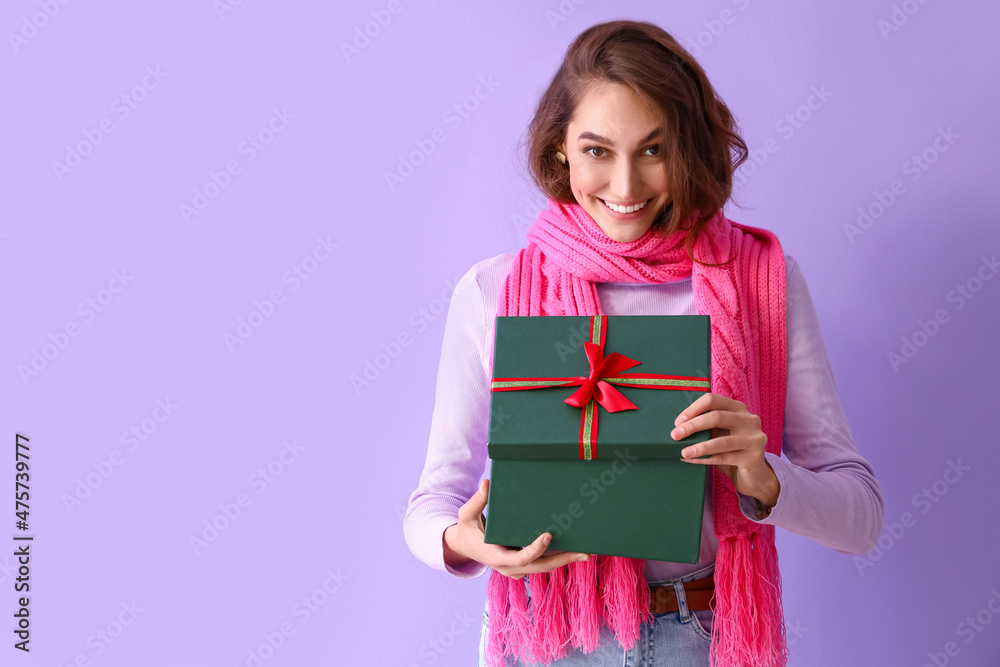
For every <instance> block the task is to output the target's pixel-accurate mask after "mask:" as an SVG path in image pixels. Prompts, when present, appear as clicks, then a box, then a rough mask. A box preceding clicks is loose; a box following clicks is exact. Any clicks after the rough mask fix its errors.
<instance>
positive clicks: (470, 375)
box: [403, 254, 885, 582]
mask: <svg viewBox="0 0 1000 667" xmlns="http://www.w3.org/2000/svg"><path fill="white" fill-rule="evenodd" d="M513 259H514V255H512V254H504V255H498V256H496V257H493V258H491V259H487V260H484V261H482V262H479V263H478V264H476V265H475V266H473V267H472V268H471V269H470V270H469V271H468V273H466V274H465V275H464V276H463V277H462V279H461V280H460V281H459V282H458V284H457V285H456V288H455V291H454V293H453V295H452V299H451V304H450V306H449V310H448V318H447V322H446V324H445V330H444V341H443V345H442V352H441V361H440V365H439V368H438V377H437V389H436V398H435V403H434V413H433V416H432V418H431V430H430V440H429V443H428V448H427V458H426V461H425V463H424V469H423V473H422V474H421V475H420V481H419V483H418V484H417V488H416V489H415V490H414V491H413V494H412V495H411V496H410V501H409V506H408V507H407V510H406V515H405V517H404V519H403V532H404V535H405V537H406V543H407V545H408V546H409V547H410V550H411V551H412V552H413V554H414V555H415V556H416V557H417V558H419V559H420V560H422V561H424V562H425V563H427V564H428V565H430V566H431V567H434V568H436V569H439V570H444V571H446V572H448V573H449V574H452V575H454V576H456V577H459V578H463V579H473V578H476V577H479V576H482V575H483V574H484V573H485V572H486V570H487V569H488V568H487V567H486V566H485V565H483V564H481V563H478V562H476V561H469V562H467V563H465V564H464V565H462V566H460V567H458V568H453V567H451V566H449V565H447V564H446V563H445V562H444V545H443V534H444V531H445V529H446V528H447V527H448V526H450V525H451V524H453V523H456V522H457V521H458V509H459V507H461V506H462V504H464V503H465V502H466V501H467V500H468V499H469V498H471V497H472V495H473V494H474V493H475V492H476V490H477V489H478V487H479V482H480V479H481V478H482V477H483V476H484V473H486V472H488V470H487V450H486V444H487V432H488V430H489V403H490V393H489V387H490V375H489V372H490V369H489V360H490V355H491V352H492V349H493V336H494V328H495V317H496V312H497V303H498V299H499V295H500V291H501V290H502V289H503V283H504V279H505V278H506V276H507V274H508V273H509V271H510V267H511V263H512V261H513ZM785 270H786V276H787V281H786V284H787V298H786V304H787V305H786V319H787V332H788V383H787V389H786V393H785V423H784V428H783V441H782V450H783V455H784V456H783V457H778V456H775V455H773V454H771V453H766V454H765V456H766V458H767V462H768V463H769V464H770V465H771V467H772V468H773V469H774V472H775V474H776V475H777V477H778V481H779V482H780V483H781V492H780V495H779V497H778V502H777V504H775V505H774V508H773V510H772V511H771V514H770V516H768V517H767V518H765V519H763V520H759V519H758V518H757V512H756V507H755V505H754V501H753V498H750V497H747V496H742V495H741V497H740V507H741V509H742V511H743V514H744V516H746V517H747V518H748V519H750V520H752V521H757V522H758V523H766V524H773V525H775V526H781V527H782V528H785V529H786V530H790V531H792V532H793V533H798V534H799V535H804V536H806V537H808V538H810V539H812V540H815V541H816V542H819V543H820V544H823V545H826V546H828V547H831V548H833V549H836V550H837V551H840V552H843V553H848V554H861V553H867V552H868V551H870V550H871V549H872V548H873V547H874V545H875V541H876V540H877V539H878V537H879V534H880V533H881V530H882V516H883V513H884V510H885V501H884V499H883V498H882V494H881V491H880V490H879V485H878V482H877V481H876V479H875V475H874V472H873V470H872V467H871V465H870V464H869V463H868V461H866V460H865V459H864V458H862V457H861V455H860V454H859V453H858V449H857V447H856V445H855V444H854V439H853V438H852V436H851V431H850V427H849V426H848V424H847V418H846V417H845V415H844V411H843V408H842V407H841V404H840V399H839V398H838V396H837V390H836V386H835V385H834V379H833V372H832V370H831V368H830V362H829V360H828V359H827V355H826V347H825V345H824V343H823V337H822V334H821V333H820V329H819V322H818V320H817V318H816V311H815V309H814V307H813V303H812V298H811V297H810V295H809V289H808V287H807V285H806V282H805V278H804V277H803V276H802V273H801V271H800V270H799V267H798V264H797V263H796V261H795V260H794V259H793V258H792V257H790V256H788V255H785ZM597 294H598V298H599V299H600V302H601V305H602V307H603V309H604V313H605V314H606V315H695V314H697V312H696V310H695V305H694V292H693V290H692V286H691V279H690V277H688V278H686V279H684V280H678V281H674V282H669V283H662V284H658V285H649V284H641V283H598V284H597ZM706 477H707V478H708V482H707V484H708V485H709V486H708V488H706V494H705V515H704V523H703V526H702V532H701V551H700V555H699V559H698V563H697V564H694V565H692V564H687V563H671V562H665V561H653V560H647V561H646V580H647V581H649V582H658V581H664V580H667V579H672V578H676V577H681V576H684V575H686V574H690V573H692V572H695V571H697V570H700V569H703V568H704V567H705V566H706V565H707V564H709V563H714V561H715V555H716V553H717V552H718V548H719V541H718V539H717V538H716V537H715V531H714V528H713V525H712V494H711V486H710V485H711V479H712V476H711V475H707V476H706ZM653 529H654V527H650V530H653Z"/></svg>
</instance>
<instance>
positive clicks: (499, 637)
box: [486, 570, 511, 667]
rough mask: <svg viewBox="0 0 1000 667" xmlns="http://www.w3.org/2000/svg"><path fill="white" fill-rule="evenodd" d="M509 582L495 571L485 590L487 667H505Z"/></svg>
mask: <svg viewBox="0 0 1000 667" xmlns="http://www.w3.org/2000/svg"><path fill="white" fill-rule="evenodd" d="M510 582H511V579H510V577H505V576H503V575H502V574H500V573H499V572H497V571H496V570H493V571H492V572H491V573H490V581H489V584H488V585H487V588H486V606H487V608H488V609H489V624H488V626H487V641H486V664H487V665H488V666H489V667H505V665H504V657H503V656H504V649H505V646H506V644H507V642H508V628H509V627H510V600H509V598H508V595H509V590H510Z"/></svg>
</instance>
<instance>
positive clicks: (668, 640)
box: [479, 563, 715, 667]
mask: <svg viewBox="0 0 1000 667" xmlns="http://www.w3.org/2000/svg"><path fill="white" fill-rule="evenodd" d="M714 568H715V565H714V563H713V564H712V565H708V566H707V567H705V568H703V569H701V570H699V571H697V572H695V573H693V574H690V575H688V576H686V577H682V578H680V579H671V580H670V581H654V582H649V583H653V584H667V585H670V584H672V585H673V587H674V591H675V592H676V593H677V606H678V607H679V609H680V611H672V612H668V613H666V614H653V622H652V623H643V624H642V625H640V626H639V639H638V641H637V642H636V643H635V646H633V647H632V649H631V650H628V651H626V650H625V649H623V648H622V647H621V646H620V645H619V644H618V642H617V640H615V638H614V636H613V635H612V634H611V632H610V630H608V628H607V626H602V628H601V644H600V645H599V646H598V647H597V648H596V649H594V651H593V652H591V653H584V652H583V651H581V650H580V649H578V648H574V649H571V651H570V653H569V655H567V656H566V657H565V658H562V659H559V660H553V661H552V662H551V663H550V665H551V667H583V666H587V667H701V666H704V667H708V649H709V646H710V645H711V643H712V620H713V618H714V613H713V612H712V611H711V610H705V611H691V610H689V609H688V608H687V598H686V597H685V595H684V586H683V584H684V582H686V581H693V580H695V579H701V578H703V577H707V576H708V575H710V574H711V573H712V572H713V571H714ZM489 611H490V610H489V603H487V605H486V608H485V609H484V610H483V625H482V628H481V629H480V633H479V667H486V639H487V630H488V627H489V626H488V623H489ZM511 660H512V659H511V658H510V657H508V658H507V659H506V662H505V665H506V667H527V663H524V662H522V661H520V660H517V661H515V662H512V661H511ZM531 664H532V665H535V664H537V663H531Z"/></svg>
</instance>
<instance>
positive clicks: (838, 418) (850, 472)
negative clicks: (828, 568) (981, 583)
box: [740, 256, 885, 554]
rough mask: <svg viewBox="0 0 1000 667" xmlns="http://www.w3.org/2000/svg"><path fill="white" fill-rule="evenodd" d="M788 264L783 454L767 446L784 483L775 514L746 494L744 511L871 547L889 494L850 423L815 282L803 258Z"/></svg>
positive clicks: (856, 550) (860, 549)
mask: <svg viewBox="0 0 1000 667" xmlns="http://www.w3.org/2000/svg"><path fill="white" fill-rule="evenodd" d="M786 261H787V262H789V263H790V266H789V267H788V271H787V297H786V307H787V312H786V320H787V334H788V384H787V389H786V392H785V422H784V428H783V435H782V438H783V441H782V453H783V454H784V455H785V457H787V460H786V459H785V458H781V457H778V456H775V455H773V454H771V453H766V454H765V457H766V459H767V462H768V463H769V464H770V465H771V468H773V469H774V472H775V474H776V475H777V477H778V481H779V482H780V484H781V490H780V493H779V495H778V501H777V503H776V504H775V505H774V507H773V508H772V510H771V514H770V515H769V516H768V517H766V518H764V519H758V518H757V511H756V505H755V503H754V499H753V498H752V497H749V496H745V495H743V494H740V508H741V510H742V512H743V515H744V516H746V517H747V518H748V519H751V520H753V521H756V522H758V523H765V524H773V525H775V526H781V527H782V528H785V529H787V530H790V531H791V532H793V533H797V534H799V535H803V536H805V537H808V538H810V539H812V540H814V541H816V542H818V543H819V544H822V545H824V546H828V547H831V548H833V549H836V550H837V551H840V552H842V553H848V554H864V553H868V552H869V551H871V550H872V549H873V548H874V546H875V543H876V541H877V540H878V538H879V535H880V534H881V531H882V518H883V514H884V512H885V500H884V499H883V497H882V493H881V490H880V489H879V485H878V481H877V480H876V479H875V473H874V471H873V469H872V466H871V465H870V464H869V463H868V461H866V460H865V459H864V458H862V456H861V455H860V453H859V452H858V449H857V446H856V445H855V443H854V439H853V437H852V436H851V429H850V427H849V425H848V423H847V417H846V415H845V414H844V410H843V407H842V406H841V404H840V399H839V397H838V396H837V388H836V385H835V384H834V379H833V371H832V369H831V367H830V362H829V359H828V358H827V353H826V346H825V345H824V343H823V336H822V333H821V332H820V328H819V321H818V319H817V317H816V310H815V308H814V306H813V302H812V298H811V296H810V294H809V288H808V286H807V285H806V281H805V278H804V276H803V275H802V272H801V271H800V270H799V267H798V264H797V263H796V262H795V260H794V259H792V258H791V257H788V256H786Z"/></svg>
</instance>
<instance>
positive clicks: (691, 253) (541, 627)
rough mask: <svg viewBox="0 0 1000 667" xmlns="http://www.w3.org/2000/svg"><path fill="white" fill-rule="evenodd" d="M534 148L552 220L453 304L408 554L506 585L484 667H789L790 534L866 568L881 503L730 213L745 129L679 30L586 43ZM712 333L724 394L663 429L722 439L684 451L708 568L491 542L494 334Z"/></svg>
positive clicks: (479, 270)
mask: <svg viewBox="0 0 1000 667" xmlns="http://www.w3.org/2000/svg"><path fill="white" fill-rule="evenodd" d="M526 145H527V147H528V151H527V152H528V166H529V170H530V173H531V176H532V178H533V179H534V181H535V183H536V184H537V185H538V187H539V189H540V190H541V192H542V193H544V194H545V195H546V196H547V198H548V208H547V209H546V210H543V211H541V212H540V213H539V214H538V218H537V219H536V220H535V222H534V224H533V225H532V227H531V228H530V229H529V230H528V234H527V245H526V247H525V248H523V249H521V250H520V251H519V252H518V253H516V254H514V255H510V254H505V255H498V256H496V257H493V258H490V259H487V260H484V261H482V262H479V263H478V264H476V265H475V266H473V267H472V269H471V270H470V271H469V272H468V273H467V274H466V275H465V276H463V278H462V279H461V280H460V281H459V284H458V285H457V287H456V289H455V297H454V298H453V299H452V301H451V303H450V305H449V310H448V320H447V323H446V326H445V333H444V342H443V347H442V353H441V364H440V367H439V373H438V383H437V393H436V397H435V405H434V415H433V419H432V421H431V433H430V441H429V446H428V452H427V459H426V463H425V466H424V471H423V474H422V475H421V477H420V482H419V484H418V487H417V489H416V490H415V491H414V492H413V494H412V495H411V497H410V503H409V507H408V508H407V511H406V515H405V516H404V521H403V528H404V533H405V536H406V540H407V544H408V545H409V546H410V549H411V550H412V551H413V553H414V554H415V555H417V556H418V557H419V558H420V559H421V560H423V561H424V562H426V563H428V564H429V565H431V566H433V567H435V568H437V569H440V570H444V571H446V572H448V573H449V574H451V575H453V576H456V577H460V578H466V579H471V578H475V577H479V576H482V575H483V574H485V573H486V571H487V569H492V572H491V574H490V580H489V587H488V598H487V604H486V608H485V610H484V614H483V617H484V623H483V631H482V636H481V645H480V665H481V666H482V665H487V664H489V665H492V666H499V665H505V664H512V665H515V666H520V665H525V664H536V663H542V664H553V665H560V666H569V665H621V664H634V665H654V664H655V665H658V666H659V665H684V666H685V667H689V666H691V665H708V664H709V661H710V660H709V658H710V656H712V658H713V660H712V664H713V665H726V666H729V665H738V666H740V667H743V666H748V665H754V666H758V667H759V666H762V665H784V664H785V662H786V657H787V647H786V631H785V626H784V619H783V616H782V610H781V577H780V575H779V572H778V559H777V551H776V549H775V543H774V533H775V527H776V526H781V527H782V528H785V529H786V530H789V531H792V532H795V533H797V534H800V535H804V536H806V537H808V538H810V539H813V540H815V541H816V542H818V543H820V544H823V545H825V546H828V547H830V548H833V549H836V550H838V551H841V552H844V553H851V554H863V553H867V552H869V551H870V550H871V549H872V548H873V546H874V545H875V541H876V540H877V539H878V537H879V534H880V532H881V527H882V517H883V512H884V501H883V498H882V495H881V492H880V490H879V486H878V482H877V481H876V480H875V476H874V472H873V471H872V468H871V466H870V465H869V464H868V462H867V461H866V460H865V459H864V458H862V457H861V455H860V454H859V453H858V450H857V447H856V446H855V444H854V442H853V440H852V438H851V434H850V429H849V427H848V426H847V422H846V418H845V417H844V413H843V409H842V408H841V405H840V401H839V398H838V397H837V393H836V387H835V385H834V382H833V376H832V372H831V370H830V363H829V360H828V359H827V357H826V350H825V346H824V344H823V339H822V335H821V333H820V331H819V325H818V321H817V317H816V313H815V311H814V310H813V305H812V301H811V299H810V296H809V291H808V288H807V287H806V284H805V280H804V279H803V277H802V274H801V272H800V271H799V270H798V265H797V263H796V262H795V260H794V259H793V258H792V257H790V256H788V255H786V254H785V253H784V252H783V249H782V246H781V244H780V242H779V241H778V238H777V237H776V236H775V235H774V234H773V233H771V232H769V231H767V230H765V229H761V228H757V227H751V226H749V225H745V224H740V223H737V222H735V221H732V220H730V219H728V218H727V217H726V216H725V215H724V213H723V210H722V209H723V206H724V205H725V204H726V202H727V201H728V200H729V198H730V195H731V189H732V183H733V173H734V171H735V170H736V168H737V167H739V165H740V164H741V163H742V162H743V161H744V160H745V159H746V157H747V147H746V144H745V143H744V141H743V140H742V139H741V138H740V136H739V135H738V134H737V133H736V131H735V122H734V118H733V115H732V114H731V113H730V111H729V109H728V108H727V107H726V105H725V104H724V103H723V102H722V100H721V99H719V98H718V96H717V95H716V94H715V92H714V90H713V88H712V86H711V85H710V83H709V82H708V79H707V77H706V75H705V73H704V71H703V70H702V68H701V67H700V66H699V65H698V63H697V62H695V60H694V59H693V58H692V57H691V55H690V54H689V53H688V52H687V51H685V50H684V49H683V48H682V47H681V46H680V45H679V44H678V43H677V41H676V40H675V39H674V38H673V37H671V36H670V35H669V34H668V33H666V32H665V31H663V30H662V29H661V28H659V27H657V26H655V25H652V24H649V23H641V22H635V21H614V22H611V23H604V24H600V25H596V26H593V27H592V28H589V29H588V30H586V31H584V32H583V33H581V34H580V35H579V36H578V37H577V38H576V39H575V40H574V42H573V43H572V44H571V45H570V47H569V49H568V51H567V53H566V57H565V59H564V62H563V63H562V66H561V67H560V68H559V70H558V72H557V73H556V75H555V77H554V79H553V80H552V83H551V84H550V86H549V88H548V89H547V90H546V92H545V93H544V95H543V96H542V98H541V100H540V101H539V104H538V107H537V110H536V112H535V116H534V118H533V120H532V122H531V125H530V127H529V131H528V136H527V140H526ZM694 314H697V315H708V316H709V320H710V323H711V332H712V333H711V387H712V392H710V393H705V394H703V395H702V396H701V397H699V398H698V399H697V400H695V401H694V402H693V403H691V405H690V406H688V407H687V408H685V409H684V410H683V412H681V413H680V414H678V415H654V417H656V418H661V419H662V420H663V429H664V440H665V441H666V440H667V439H668V438H672V439H674V440H681V439H683V438H686V437H688V436H690V435H691V434H693V433H696V432H699V431H709V432H710V434H711V437H710V438H708V439H707V440H704V441H702V442H699V443H698V444H696V445H692V446H689V447H686V448H685V449H684V450H683V451H682V452H681V455H682V456H683V457H684V458H683V459H681V460H682V461H684V462H686V463H687V464H691V465H705V466H710V470H711V472H710V474H709V475H707V478H708V482H707V488H706V495H705V503H704V513H703V523H702V542H701V549H700V553H699V558H698V562H697V563H694V564H685V563H673V562H665V561H653V560H645V561H643V560H640V559H635V558H624V557H617V556H611V555H603V554H601V555H597V554H583V553H571V552H562V551H557V550H549V549H548V548H547V547H548V545H549V543H550V541H551V538H552V536H551V534H550V533H548V532H543V533H542V534H540V535H538V537H537V539H535V541H534V542H532V543H531V544H529V545H527V546H525V547H523V548H521V549H514V548H508V547H504V546H501V545H496V544H487V543H486V542H485V540H484V517H483V511H484V509H485V508H486V505H487V501H488V497H489V480H482V481H481V480H480V478H481V476H482V474H483V470H484V467H485V463H486V458H487V456H486V455H487V447H486V443H487V439H488V437H489V425H488V424H489V418H490V407H489V406H490V380H491V378H492V362H493V359H492V354H491V353H492V350H493V340H494V335H495V323H496V318H497V317H498V316H500V317H502V316H560V315H577V316H578V315H694ZM663 344H664V345H669V344H670V343H669V341H665V342H664V343H663ZM782 454H784V455H785V456H786V457H787V458H782ZM477 486H478V489H477ZM668 492H669V490H667V489H665V490H664V493H668ZM657 529H658V528H657V526H656V525H650V526H649V527H648V530H650V531H655V530H657ZM660 530H662V528H660ZM508 659H511V660H512V662H511V661H509V660H508ZM553 661H554V662H553Z"/></svg>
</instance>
